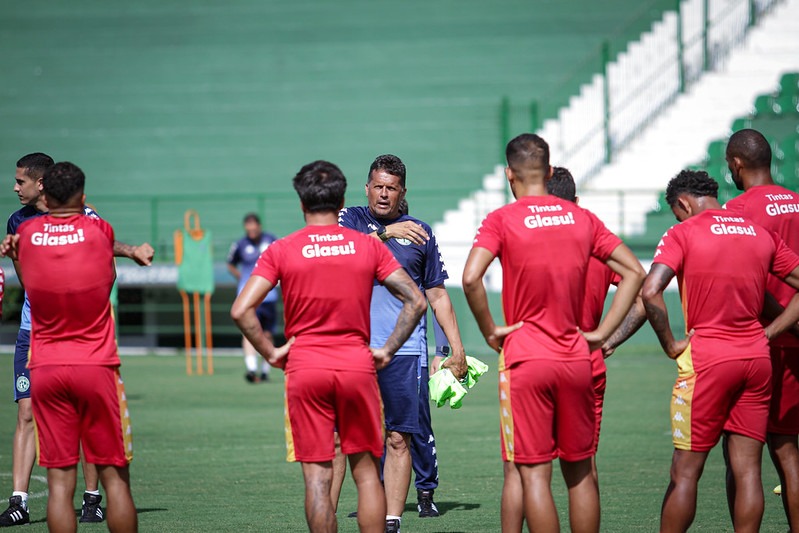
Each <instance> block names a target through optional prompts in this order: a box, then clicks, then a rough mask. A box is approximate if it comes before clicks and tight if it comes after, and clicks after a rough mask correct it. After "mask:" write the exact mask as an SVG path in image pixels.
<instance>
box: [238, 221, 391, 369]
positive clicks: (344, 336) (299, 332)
mask: <svg viewBox="0 0 799 533" xmlns="http://www.w3.org/2000/svg"><path fill="white" fill-rule="evenodd" d="M400 268H402V267H401V266H400V264H399V263H398V262H397V260H396V259H394V256H393V255H391V252H390V251H389V250H388V248H386V247H385V246H383V244H382V243H381V242H380V241H379V240H377V239H375V238H374V237H370V236H368V235H364V234H363V233H361V232H358V231H355V230H351V229H348V228H342V227H340V226H338V225H336V224H333V225H329V226H306V227H305V228H303V229H301V230H299V231H297V232H295V233H292V234H291V235H289V236H287V237H285V238H283V239H278V240H277V241H275V242H274V243H273V244H272V245H271V246H270V247H269V248H267V249H266V251H265V252H264V253H263V254H262V255H261V257H260V258H258V262H257V263H256V264H255V268H254V269H253V275H256V276H261V277H263V278H266V279H267V280H269V281H270V282H271V283H272V284H274V285H277V283H278V282H279V283H280V284H281V287H282V290H283V302H284V303H283V308H284V313H285V320H286V337H287V338H290V337H296V340H295V341H294V344H293V345H292V347H291V351H290V353H289V356H288V360H287V362H286V372H287V373H290V372H293V371H296V370H297V369H299V368H316V369H328V370H341V369H347V370H359V371H365V372H374V361H373V359H372V353H371V352H370V351H369V304H370V301H371V297H372V287H373V286H374V282H375V279H377V280H378V281H379V282H383V281H384V280H385V279H386V278H387V277H388V276H389V275H390V274H391V273H393V272H394V271H396V270H399V269H400Z"/></svg>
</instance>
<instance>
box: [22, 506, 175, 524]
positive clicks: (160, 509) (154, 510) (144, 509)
mask: <svg viewBox="0 0 799 533" xmlns="http://www.w3.org/2000/svg"><path fill="white" fill-rule="evenodd" d="M164 511H169V509H166V508H165V507H137V508H136V514H144V513H158V512H164ZM81 512H82V510H81V509H80V508H77V509H75V516H80V515H81ZM46 521H47V519H46V518H42V519H41V520H37V521H36V522H31V524H37V523H39V522H46Z"/></svg>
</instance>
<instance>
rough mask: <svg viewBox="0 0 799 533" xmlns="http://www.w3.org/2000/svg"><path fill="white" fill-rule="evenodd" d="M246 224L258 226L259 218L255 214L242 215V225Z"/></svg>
mask: <svg viewBox="0 0 799 533" xmlns="http://www.w3.org/2000/svg"><path fill="white" fill-rule="evenodd" d="M247 222H255V223H256V224H258V225H260V224H261V218H260V217H259V216H258V215H256V214H255V213H247V214H246V215H244V221H243V222H242V223H243V224H246V223H247Z"/></svg>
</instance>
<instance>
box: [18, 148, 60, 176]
mask: <svg viewBox="0 0 799 533" xmlns="http://www.w3.org/2000/svg"><path fill="white" fill-rule="evenodd" d="M54 163H55V161H53V158H52V157H50V156H49V155H47V154H43V153H42V152H34V153H32V154H28V155H24V156H22V157H20V158H19V161H17V168H21V169H24V170H25V175H26V176H28V177H29V178H31V179H32V180H34V181H35V180H38V179H40V178H41V177H42V176H44V171H45V170H47V169H48V168H50V167H51V166H53V164H54Z"/></svg>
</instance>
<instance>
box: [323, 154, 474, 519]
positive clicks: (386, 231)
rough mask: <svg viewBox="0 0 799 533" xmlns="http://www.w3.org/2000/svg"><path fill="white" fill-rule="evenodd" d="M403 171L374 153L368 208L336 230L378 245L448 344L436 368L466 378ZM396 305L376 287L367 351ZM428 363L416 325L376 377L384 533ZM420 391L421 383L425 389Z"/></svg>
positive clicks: (430, 244) (428, 238) (395, 506)
mask: <svg viewBox="0 0 799 533" xmlns="http://www.w3.org/2000/svg"><path fill="white" fill-rule="evenodd" d="M405 192H406V189H405V165H404V164H403V163H402V161H401V160H400V159H399V158H398V157H397V156H394V155H381V156H379V157H378V158H377V159H375V160H374V162H373V163H372V166H371V167H370V168H369V177H368V180H367V183H366V197H367V200H368V206H363V207H347V208H344V209H342V211H341V213H340V214H339V225H341V226H343V227H346V228H352V229H355V230H358V231H362V232H364V233H367V234H370V235H372V236H374V238H376V239H380V240H382V241H383V242H384V243H385V244H386V246H388V247H389V249H390V250H391V252H392V253H393V254H394V257H395V258H396V259H397V261H399V263H400V264H401V265H402V266H403V267H404V268H405V270H406V271H407V272H408V274H409V275H410V277H411V279H413V280H414V281H415V282H416V283H417V284H418V286H419V289H420V290H422V291H423V292H424V293H425V295H426V296H427V300H428V301H429V302H430V306H431V307H432V308H433V312H434V313H435V316H436V320H438V323H439V324H440V325H441V327H442V329H443V330H444V333H445V334H446V336H447V339H449V342H450V347H451V349H452V356H451V357H450V358H449V359H448V360H446V361H445V362H444V364H443V366H445V367H449V368H450V370H452V372H453V373H454V374H455V376H456V377H458V378H462V377H463V376H465V375H466V356H465V353H464V350H463V344H462V343H461V338H460V332H459V330H458V323H457V320H456V318H455V312H454V311H453V309H452V302H451V301H450V299H449V295H448V294H447V291H446V289H445V287H444V281H445V280H446V279H447V277H448V276H447V269H446V267H445V266H444V263H443V261H442V259H441V254H440V252H439V251H438V245H437V244H436V239H435V236H434V235H433V232H432V230H431V228H430V226H428V225H427V224H425V223H424V222H422V221H421V220H418V219H416V218H414V217H412V216H409V215H400V212H399V208H400V201H401V200H403V199H404V198H405ZM401 307H402V304H401V303H400V301H399V300H397V299H396V298H394V296H392V295H391V293H390V292H389V291H388V290H387V289H385V288H384V287H382V286H380V285H375V287H374V289H373V292H372V304H371V345H372V346H373V347H379V346H382V345H383V344H384V343H385V340H386V338H388V336H389V335H390V334H391V331H392V329H393V324H395V323H396V320H397V317H398V316H399V312H400V309H401ZM422 356H423V357H427V338H426V333H425V327H424V324H423V322H421V321H420V323H419V324H418V325H417V327H416V329H415V330H414V332H413V333H412V334H411V337H410V338H409V339H408V341H407V342H406V343H405V344H404V345H403V346H402V348H400V349H399V350H398V351H397V353H396V354H395V357H394V358H393V359H392V360H391V363H390V364H389V365H388V366H387V367H386V368H384V369H383V370H381V371H380V372H378V374H377V376H378V383H379V384H380V392H381V394H382V397H383V408H384V416H385V422H386V457H385V465H384V470H383V478H384V484H385V489H386V511H387V517H386V530H387V531H389V530H399V519H400V517H401V516H402V511H403V509H404V507H405V500H406V498H407V497H408V488H409V487H410V478H411V455H410V436H411V434H414V433H419V431H420V427H419V408H418V407H419V381H418V372H419V358H420V357H422ZM424 385H425V386H426V384H424Z"/></svg>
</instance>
